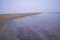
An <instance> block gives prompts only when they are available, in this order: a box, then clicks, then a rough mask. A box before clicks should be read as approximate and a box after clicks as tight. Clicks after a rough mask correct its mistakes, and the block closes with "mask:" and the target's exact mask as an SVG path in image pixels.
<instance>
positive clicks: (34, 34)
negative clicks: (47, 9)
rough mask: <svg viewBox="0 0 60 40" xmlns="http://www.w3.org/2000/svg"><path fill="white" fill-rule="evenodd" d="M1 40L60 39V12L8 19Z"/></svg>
mask: <svg viewBox="0 0 60 40" xmlns="http://www.w3.org/2000/svg"><path fill="white" fill-rule="evenodd" d="M5 27H7V28H6V29H4V31H1V32H2V33H1V37H0V39H1V40H60V14H44V13H43V14H38V15H32V16H26V17H23V18H16V19H12V20H10V21H7V22H6V24H5Z"/></svg>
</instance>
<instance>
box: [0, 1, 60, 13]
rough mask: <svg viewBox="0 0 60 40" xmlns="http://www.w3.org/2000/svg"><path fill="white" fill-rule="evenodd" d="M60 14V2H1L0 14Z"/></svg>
mask: <svg viewBox="0 0 60 40" xmlns="http://www.w3.org/2000/svg"><path fill="white" fill-rule="evenodd" d="M24 12H60V0H0V13H24Z"/></svg>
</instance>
